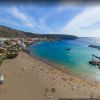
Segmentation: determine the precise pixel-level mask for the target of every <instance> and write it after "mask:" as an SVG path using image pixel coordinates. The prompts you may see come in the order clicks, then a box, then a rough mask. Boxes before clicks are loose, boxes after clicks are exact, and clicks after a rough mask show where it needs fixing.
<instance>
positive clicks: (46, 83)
mask: <svg viewBox="0 0 100 100" xmlns="http://www.w3.org/2000/svg"><path fill="white" fill-rule="evenodd" d="M0 74H4V75H5V83H4V84H3V85H0V100H59V99H58V98H99V97H100V83H99V82H95V81H90V80H84V79H80V78H77V77H75V76H72V75H69V74H67V73H65V72H63V71H61V70H58V69H56V68H54V67H53V66H51V65H49V64H46V63H45V62H43V61H40V60H38V59H36V58H32V57H30V56H29V55H28V54H27V53H25V52H22V51H21V52H20V53H19V55H18V57H17V58H15V59H7V60H5V61H4V62H3V63H2V65H1V67H0ZM52 88H53V89H55V91H54V92H53V91H52Z"/></svg>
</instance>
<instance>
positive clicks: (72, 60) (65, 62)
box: [28, 38, 100, 81]
mask: <svg viewBox="0 0 100 100" xmlns="http://www.w3.org/2000/svg"><path fill="white" fill-rule="evenodd" d="M90 44H96V45H100V39H97V38H79V39H77V40H63V41H53V42H40V43H38V44H36V45H32V46H30V47H29V48H28V49H29V50H30V51H31V54H33V55H35V56H37V57H39V58H40V59H44V60H47V61H49V62H52V63H55V64H59V65H60V67H61V68H62V67H63V68H65V70H69V71H71V72H70V74H73V75H76V76H78V77H81V78H87V79H92V80H97V81H100V69H98V66H93V65H90V64H89V63H88V62H89V60H91V58H92V54H95V55H97V56H100V50H97V49H95V48H90V47H88V45H90ZM66 48H71V50H69V51H67V50H65V49H66Z"/></svg>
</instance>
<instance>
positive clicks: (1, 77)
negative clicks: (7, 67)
mask: <svg viewBox="0 0 100 100" xmlns="http://www.w3.org/2000/svg"><path fill="white" fill-rule="evenodd" d="M3 83H4V75H0V84H3Z"/></svg>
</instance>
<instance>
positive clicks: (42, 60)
mask: <svg viewBox="0 0 100 100" xmlns="http://www.w3.org/2000/svg"><path fill="white" fill-rule="evenodd" d="M27 51H28V52H27ZM23 52H25V53H27V54H28V55H29V56H30V57H32V58H34V59H37V60H39V61H41V62H43V63H46V64H47V65H50V66H52V67H53V68H55V69H57V70H60V71H62V72H64V73H66V74H69V75H71V76H73V77H75V78H78V79H81V80H83V81H87V82H88V81H89V82H96V83H100V81H96V80H92V79H86V78H83V77H79V76H77V75H74V74H71V73H72V72H71V71H69V70H68V69H66V68H64V67H62V68H61V66H60V65H58V64H55V63H52V62H50V61H48V60H44V59H41V58H39V57H37V56H35V55H33V54H31V52H30V51H29V50H26V51H23Z"/></svg>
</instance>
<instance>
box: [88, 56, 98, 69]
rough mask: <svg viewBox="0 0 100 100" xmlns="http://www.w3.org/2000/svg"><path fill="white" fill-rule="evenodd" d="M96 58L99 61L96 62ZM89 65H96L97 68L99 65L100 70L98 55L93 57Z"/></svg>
mask: <svg viewBox="0 0 100 100" xmlns="http://www.w3.org/2000/svg"><path fill="white" fill-rule="evenodd" d="M96 58H97V59H99V61H98V60H96ZM89 64H91V65H95V66H96V65H97V66H99V67H98V68H99V69H100V57H98V56H96V55H92V60H90V61H89Z"/></svg>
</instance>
